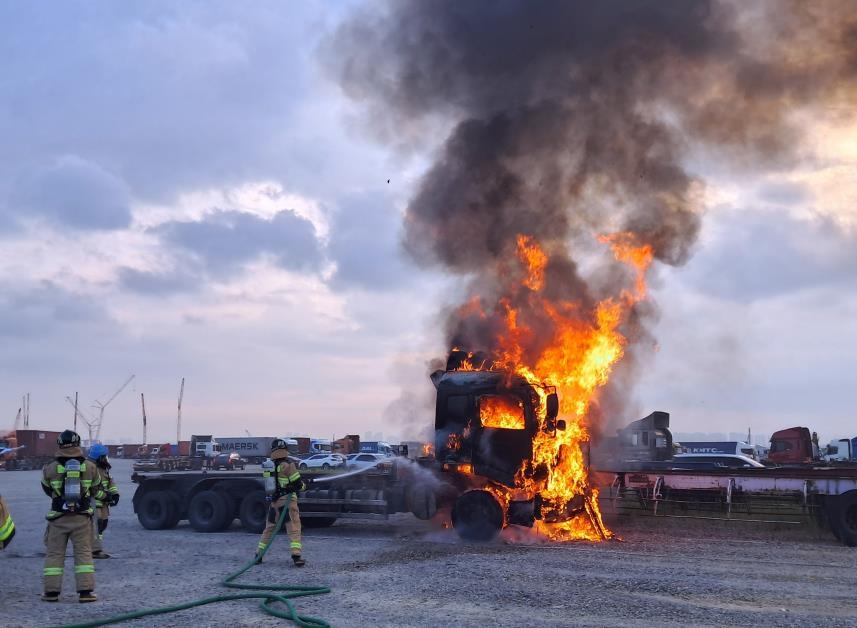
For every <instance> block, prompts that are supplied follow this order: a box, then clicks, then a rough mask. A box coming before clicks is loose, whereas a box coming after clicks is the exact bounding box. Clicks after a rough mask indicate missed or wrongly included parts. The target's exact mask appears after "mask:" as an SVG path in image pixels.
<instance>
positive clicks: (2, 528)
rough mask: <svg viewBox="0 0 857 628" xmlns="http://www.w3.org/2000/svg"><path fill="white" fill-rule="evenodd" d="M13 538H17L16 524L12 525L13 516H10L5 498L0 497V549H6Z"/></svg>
mask: <svg viewBox="0 0 857 628" xmlns="http://www.w3.org/2000/svg"><path fill="white" fill-rule="evenodd" d="M13 536H15V524H14V523H12V515H10V514H9V509H8V508H7V507H6V502H5V501H4V500H3V496H2V495H0V549H3V548H4V547H6V545H7V544H8V543H9V541H11V540H12V537H13Z"/></svg>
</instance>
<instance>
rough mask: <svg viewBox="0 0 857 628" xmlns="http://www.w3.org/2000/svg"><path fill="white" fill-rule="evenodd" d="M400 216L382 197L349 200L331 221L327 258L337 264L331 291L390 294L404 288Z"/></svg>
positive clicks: (369, 196) (377, 195) (410, 273)
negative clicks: (360, 290) (389, 292)
mask: <svg viewBox="0 0 857 628" xmlns="http://www.w3.org/2000/svg"><path fill="white" fill-rule="evenodd" d="M401 220H402V218H401V215H400V214H399V213H398V212H397V211H396V210H395V208H394V207H393V206H392V201H391V199H389V198H387V197H385V196H384V195H382V194H363V195H360V196H352V197H351V198H348V199H346V200H345V201H343V202H342V203H341V208H340V210H339V211H338V212H337V213H336V214H335V216H334V217H333V221H332V225H331V232H330V239H329V242H328V247H327V250H328V254H329V255H330V257H331V258H332V260H333V261H334V262H336V271H335V272H334V274H333V276H332V277H331V285H332V286H333V287H339V288H348V287H358V288H365V289H368V290H392V289H395V288H399V287H401V286H403V285H405V284H406V282H407V281H408V279H409V277H411V276H412V272H409V271H408V269H407V268H406V266H405V264H404V262H403V260H402V255H401V247H400V245H399V237H400V229H401Z"/></svg>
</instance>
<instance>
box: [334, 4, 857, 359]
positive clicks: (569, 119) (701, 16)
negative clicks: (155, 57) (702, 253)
mask: <svg viewBox="0 0 857 628" xmlns="http://www.w3.org/2000/svg"><path fill="white" fill-rule="evenodd" d="M855 42H857V3H855V2H848V1H844V2H837V1H825V2H816V3H811V2H798V1H795V2H789V1H781V0H771V1H769V2H764V1H762V2H760V1H757V2H746V3H745V2H740V1H736V2H715V1H712V0H614V1H611V0H598V1H591V0H587V1H572V0H557V1H550V0H542V1H533V0H471V1H462V0H413V1H406V0H391V1H390V2H387V3H381V4H380V5H372V6H371V7H369V8H366V9H362V10H359V11H358V12H356V13H355V14H353V15H352V16H350V17H349V18H348V19H347V20H346V21H345V22H344V23H343V24H342V26H341V27H340V28H339V29H338V31H337V32H336V34H335V37H334V38H333V39H332V40H331V42H330V43H329V46H328V52H331V53H332V54H329V55H328V56H327V60H328V63H329V65H330V68H331V69H332V71H333V72H334V74H335V75H336V77H337V79H338V81H339V82H340V84H341V85H342V87H343V89H344V90H345V91H346V93H347V94H348V95H349V96H351V97H352V98H354V99H355V100H358V101H361V102H362V103H363V104H364V105H365V106H366V109H367V113H368V116H367V118H368V119H369V120H370V121H371V124H372V125H373V127H374V128H375V130H376V131H378V133H379V137H382V138H384V139H385V141H388V142H390V143H391V144H392V145H398V146H401V145H402V144H407V143H408V142H411V143H412V142H415V141H420V140H421V139H423V140H425V141H426V143H430V144H431V145H433V144H434V139H433V137H432V136H431V134H432V133H436V132H437V129H438V128H444V129H448V130H449V131H448V136H446V139H445V141H444V142H443V144H442V147H441V149H440V150H439V152H438V154H437V155H436V158H435V160H434V163H433V165H432V166H431V167H430V168H429V169H428V171H427V172H426V174H425V176H424V177H423V179H422V181H421V184H420V185H419V188H418V190H417V191H416V194H415V196H414V197H413V198H412V199H411V201H410V204H409V206H408V208H407V214H406V218H405V247H406V249H407V251H408V252H409V253H410V254H411V255H412V256H413V258H414V259H415V260H417V261H418V262H420V263H422V264H425V265H434V266H439V267H441V268H443V269H445V270H446V271H448V272H452V273H457V274H461V275H462V276H463V277H467V278H468V280H469V281H470V282H471V283H470V293H471V299H469V300H468V301H467V302H466V303H465V304H463V305H462V306H461V307H454V308H451V309H450V311H449V316H448V320H447V328H448V334H449V342H450V346H455V345H460V346H465V347H470V348H473V349H479V350H488V351H490V350H491V349H492V348H493V343H494V342H496V335H497V333H498V331H497V330H498V329H499V328H500V327H504V322H503V321H502V320H501V319H502V316H503V311H504V303H505V304H509V305H511V306H513V307H515V308H516V309H518V310H519V320H518V322H519V323H520V324H521V325H522V326H526V328H527V329H529V330H531V332H532V333H531V335H530V336H529V337H528V338H527V341H526V347H525V355H524V356H523V357H524V358H525V359H526V358H527V357H528V355H526V354H529V355H530V356H532V355H538V352H539V351H540V350H541V348H542V345H543V344H544V342H547V339H549V338H552V337H553V330H552V329H551V325H552V323H551V320H549V318H548V317H547V316H545V313H544V310H543V308H542V305H543V302H542V301H541V300H536V299H533V296H532V294H531V291H529V290H528V289H527V288H526V287H525V286H522V285H521V281H520V279H521V276H522V273H523V272H524V271H523V270H522V269H521V268H519V267H516V264H515V260H516V254H515V251H516V247H517V246H518V245H517V242H518V236H520V235H525V236H529V237H530V238H532V240H533V241H534V242H536V243H538V244H539V246H541V247H542V248H543V249H544V250H545V251H546V252H547V253H548V255H549V262H548V264H547V267H546V270H545V288H544V293H545V298H546V299H550V300H551V301H562V302H570V303H575V304H578V305H579V316H580V318H581V320H585V319H591V317H592V316H593V304H594V303H595V302H596V301H597V300H598V299H600V298H602V297H603V296H604V294H611V293H612V294H618V293H619V291H620V290H621V289H622V288H623V287H627V284H628V281H629V279H630V277H629V275H628V274H626V273H622V272H618V271H617V272H605V273H600V274H598V278H599V279H598V281H597V282H594V281H593V280H592V278H591V277H590V278H589V279H587V280H585V279H584V277H583V275H584V273H582V272H580V270H579V268H580V264H581V255H583V254H584V253H585V252H586V251H591V249H592V247H591V245H590V244H589V243H590V242H591V241H592V240H593V237H594V235H596V234H599V233H617V232H626V233H628V234H630V237H631V239H632V241H633V242H635V243H637V244H640V245H642V244H648V245H650V246H651V247H652V250H653V253H654V257H655V260H656V261H658V262H661V263H664V264H670V265H680V264H683V263H684V262H686V261H687V259H688V258H689V256H690V255H691V254H692V251H693V247H694V244H695V242H696V240H697V237H698V234H699V230H700V224H701V211H702V207H701V201H700V191H701V189H702V182H701V181H699V180H697V178H696V177H695V176H694V175H693V174H691V173H689V172H688V170H687V169H686V167H685V166H684V162H685V161H686V157H687V155H688V152H689V151H690V150H694V151H697V152H699V151H702V154H704V155H706V156H707V158H709V159H716V160H719V161H720V162H728V163H730V164H734V165H736V166H737V167H739V168H741V169H746V168H748V167H767V166H774V165H776V166H779V165H782V164H785V163H788V162H789V160H790V159H792V158H794V157H795V156H796V154H797V150H798V148H799V146H800V144H799V142H800V137H801V133H800V131H801V129H800V126H799V124H798V123H797V122H796V120H797V118H796V117H795V114H796V113H798V112H801V111H808V110H810V111H811V110H812V109H813V108H817V107H818V106H819V105H822V106H826V105H832V104H837V103H842V102H848V100H849V99H850V98H851V97H853V95H854V79H855V74H857V43H855ZM421 133H423V134H424V135H421ZM605 281H606V285H605ZM640 318H641V312H638V315H637V316H635V317H633V320H634V321H637V324H635V325H632V326H631V327H629V328H628V329H626V330H625V333H626V335H629V336H631V340H632V342H633V341H634V340H635V339H639V337H641V335H644V330H643V326H642V325H640V324H639V321H640ZM635 334H637V338H635V337H634V335H635Z"/></svg>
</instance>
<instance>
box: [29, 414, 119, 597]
mask: <svg viewBox="0 0 857 628" xmlns="http://www.w3.org/2000/svg"><path fill="white" fill-rule="evenodd" d="M57 445H59V450H58V451H57V453H56V460H54V461H53V462H49V463H48V464H46V465H45V466H44V468H43V469H42V490H43V491H44V492H45V494H46V495H47V496H48V497H50V498H51V509H50V511H48V514H47V515H46V516H45V518H46V519H47V520H48V525H47V528H46V529H45V546H46V547H47V554H46V556H45V569H44V593H43V594H42V600H44V601H45V602H57V601H58V600H59V596H60V592H61V591H62V580H63V565H64V563H65V550H66V546H67V545H68V542H69V540H71V544H72V547H73V548H74V579H75V584H76V588H77V592H78V601H79V602H81V603H83V602H94V601H95V600H96V599H98V598H97V597H96V596H95V593H94V592H93V591H94V589H95V565H93V562H92V530H91V526H92V522H91V520H92V512H93V501H94V500H96V499H99V500H103V499H104V498H105V494H104V492H103V491H102V490H101V486H100V484H101V477H100V476H99V474H98V469H97V468H96V466H95V464H94V463H92V462H86V459H85V458H84V456H83V450H81V448H80V436H78V434H77V433H76V432H73V431H71V430H65V431H64V432H63V433H62V434H60V435H59V437H58V438H57Z"/></svg>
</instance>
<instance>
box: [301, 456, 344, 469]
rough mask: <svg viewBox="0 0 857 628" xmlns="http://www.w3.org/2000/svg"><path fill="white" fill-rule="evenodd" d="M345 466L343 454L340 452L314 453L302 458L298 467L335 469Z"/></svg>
mask: <svg viewBox="0 0 857 628" xmlns="http://www.w3.org/2000/svg"><path fill="white" fill-rule="evenodd" d="M344 466H345V456H342V455H341V454H314V455H312V456H310V457H309V458H304V459H303V460H301V461H300V463H299V464H298V469H336V468H339V467H344Z"/></svg>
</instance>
